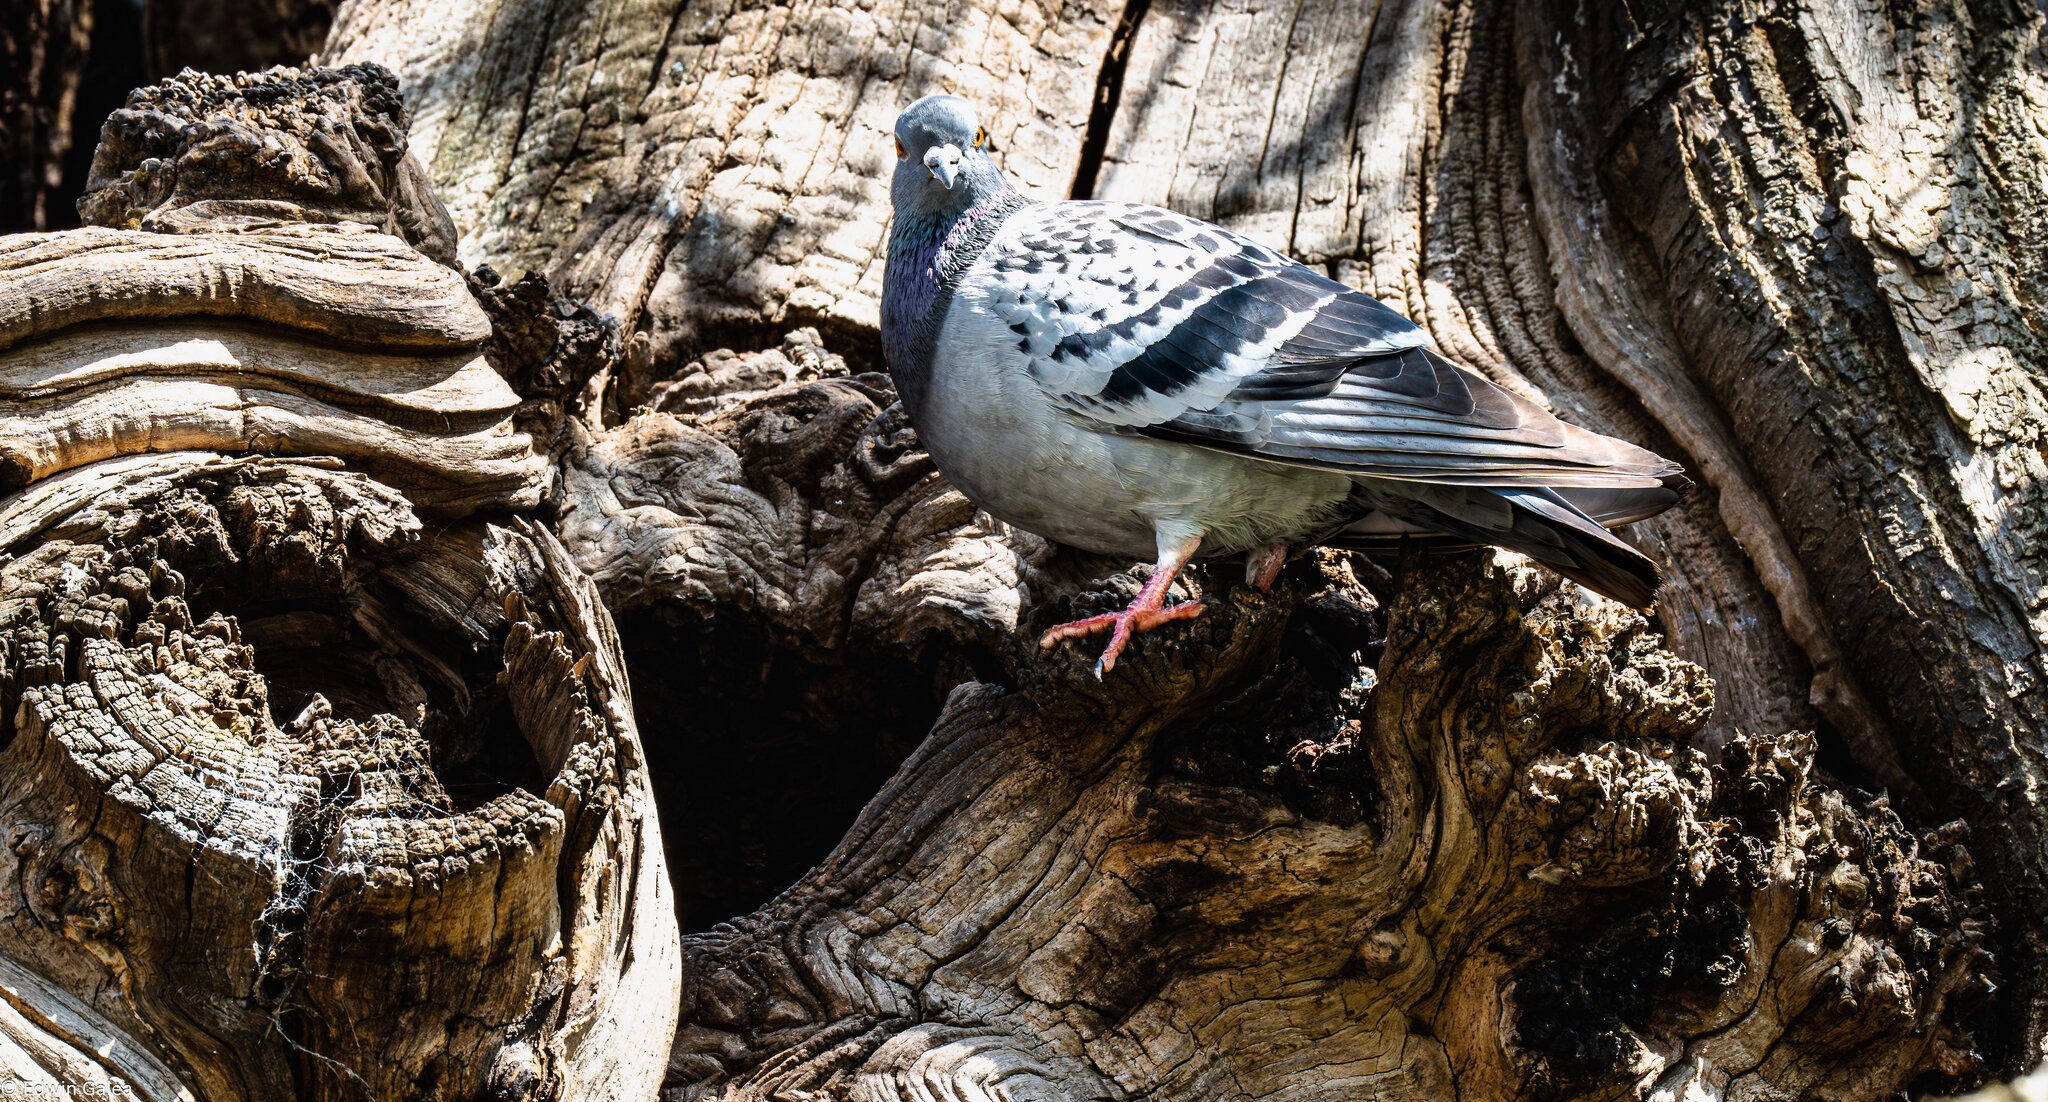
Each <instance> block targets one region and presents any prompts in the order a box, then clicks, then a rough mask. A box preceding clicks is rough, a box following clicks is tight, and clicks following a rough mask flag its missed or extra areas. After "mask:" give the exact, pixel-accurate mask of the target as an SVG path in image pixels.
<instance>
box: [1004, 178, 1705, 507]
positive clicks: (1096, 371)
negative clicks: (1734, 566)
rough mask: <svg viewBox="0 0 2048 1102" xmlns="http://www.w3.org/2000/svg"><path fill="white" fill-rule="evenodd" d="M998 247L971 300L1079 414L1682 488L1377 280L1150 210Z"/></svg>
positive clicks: (1066, 217)
mask: <svg viewBox="0 0 2048 1102" xmlns="http://www.w3.org/2000/svg"><path fill="white" fill-rule="evenodd" d="M1006 229H1008V230H1011V231H1012V232H1005V233H1003V234H1001V235H999V236H998V238H997V240H995V241H993V242H991V243H990V246H989V251H988V253H986V254H984V259H985V260H986V261H987V263H986V264H985V265H980V266H979V267H981V269H982V272H983V273H984V276H983V279H984V280H985V282H984V283H983V285H982V286H981V287H979V288H977V292H978V293H977V297H978V298H981V299H982V301H983V302H984V303H985V304H986V305H985V307H984V308H986V309H989V310H991V311H992V312H994V313H995V314H996V315H997V316H998V317H1000V318H1002V319H1003V320H1004V321H1005V322H1007V323H1008V324H1009V325H1010V328H1011V330H1012V331H1013V332H1014V333H1016V334H1017V337H1018V349H1019V350H1020V352H1022V353H1023V354H1024V357H1025V359H1026V361H1027V365H1028V371H1029V374H1030V375H1031V377H1032V379H1033V380H1035V381H1036V382H1037V384H1038V385H1039V387H1040V388H1041V389H1043V391H1044V392H1045V394H1046V396H1047V398H1048V399H1049V400H1050V401H1051V402H1052V403H1053V404H1054V405H1055V406H1057V407H1059V408H1061V409H1063V410H1065V411H1066V412H1067V413H1069V414H1070V415H1072V416H1076V417H1080V418H1084V419H1088V420H1091V421H1094V422H1096V423H1098V424H1100V425H1101V426H1102V427H1104V428H1105V429H1108V430H1111V431H1118V432H1125V433H1136V434H1141V435H1147V436H1157V437H1165V438H1170V439H1176V440H1183V441H1187V442H1189V443H1193V444H1199V445H1202V446H1204V447H1210V448H1218V449H1222V450H1226V451H1232V452H1237V453H1241V454H1244V455H1248V456H1254V457H1257V458H1260V459H1266V460H1270V461H1274V462H1281V463H1289V464H1295V465H1300V466H1310V467H1318V468H1326V469H1333V470H1341V471H1345V472H1347V473H1352V474H1358V475H1368V476H1372V477H1377V478H1388V479H1399V480H1404V481H1412V482H1431V483H1444V484H1457V485H1473V486H1495V487H1507V486H1549V487H1559V488H1582V489H1601V488H1611V489H1621V488H1627V487H1650V486H1660V485H1661V486H1665V487H1668V488H1671V489H1674V490H1675V489H1677V488H1679V487H1680V486H1682V485H1683V482H1684V480H1683V478H1682V477H1681V476H1679V474H1678V468H1677V466H1676V465H1675V464H1672V463H1671V462H1669V461H1668V460H1665V459H1663V458H1661V457H1659V456H1657V455H1655V454H1654V453H1652V452H1649V451H1646V450H1644V449H1642V448H1638V447H1636V446H1634V445H1632V444H1629V443H1627V442H1625V441H1621V440H1615V439H1612V438H1610V437H1606V436H1602V435H1600V434H1598V433H1594V432H1589V431H1587V430H1585V429H1581V428H1578V427H1576V426H1573V425H1569V424H1566V423H1565V422H1563V421H1560V420H1559V419H1557V418H1556V417H1554V416H1552V415H1551V414H1550V413H1549V412H1548V411H1546V410H1544V409H1543V408H1542V407H1540V406H1537V405H1536V404H1535V403H1533V402H1530V401H1528V400H1527V399H1524V398H1522V397H1520V396H1519V395H1516V394H1514V393H1513V392H1511V391H1509V390H1506V389H1504V388H1502V387H1500V386H1498V385H1496V384H1495V383H1493V382H1491V381H1490V380H1488V379H1486V378H1485V377H1483V376H1481V375H1478V374H1475V373H1473V372H1471V371H1467V370H1465V369H1463V368H1461V367H1458V366H1457V365H1455V364H1452V363H1451V362H1450V361H1448V360H1445V359H1444V358H1443V357H1441V356H1439V355H1437V354H1436V353H1435V352H1433V351H1431V350H1430V349H1429V348H1428V347H1427V345H1428V343H1429V338H1428V336H1427V335H1426V334H1425V333H1423V332H1422V330H1421V329H1419V328H1417V327H1416V326H1415V325H1414V324H1413V323H1412V322H1409V321H1408V320H1407V319H1406V318H1403V317H1402V316H1401V315H1399V314H1397V313H1395V312H1394V311H1393V310H1391V309H1388V308H1387V307H1386V306H1384V305H1382V304H1381V303H1380V302H1379V301H1377V300H1375V299H1373V298H1371V297H1370V296H1368V295H1365V294H1362V293H1360V292H1358V291H1356V290H1353V289H1351V288H1349V287H1347V286H1345V285H1343V284H1341V283H1338V282H1337V281H1335V280H1332V279H1329V278H1326V277H1324V276H1323V275H1321V274H1319V273H1317V272H1315V271H1313V270H1311V269H1309V268H1307V267H1304V266H1302V265H1300V264H1297V263H1295V262H1294V261H1291V260H1288V259H1287V258H1286V257H1283V256H1281V255H1279V254H1278V253H1275V252H1274V251H1272V250H1271V249H1267V248H1265V247H1264V246H1262V245H1259V244H1258V243H1256V242H1254V241H1251V240H1249V239H1247V238H1244V237H1240V236H1238V235H1236V234H1232V233H1229V232H1228V231H1225V230H1222V229H1219V228H1217V227H1214V226H1209V225H1204V224H1202V223H1198V222H1195V221H1193V220H1190V219H1186V218H1183V217H1181V216H1179V215H1175V214H1173V213H1171V212H1168V211H1164V210H1160V209H1157V208H1152V207H1138V206H1128V205H1123V204H1110V203H1059V204H1048V205H1046V206H1044V207H1040V208H1038V210H1037V212H1036V213H1035V216H1034V217H1033V218H1030V219H1028V220H1022V221H1021V223H1020V224H1018V225H1016V226H1014V227H1006Z"/></svg>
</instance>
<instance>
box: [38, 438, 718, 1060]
mask: <svg viewBox="0 0 2048 1102" xmlns="http://www.w3.org/2000/svg"><path fill="white" fill-rule="evenodd" d="M0 592H4V593H6V594H7V596H6V598H5V599H4V600H0V655H4V656H5V658H6V668H7V673H6V674H5V675H4V676H0V713H4V714H5V715H6V716H8V717H9V719H8V720H7V722H6V723H5V725H4V726H0V744H4V747H5V749H4V750H0V772H4V773H5V774H6V776H7V778H8V779H7V781H6V783H5V784H4V785H0V790H4V791H5V792H6V793H7V795H6V797H5V799H4V800H0V821H4V823H5V830H6V831H7V835H8V836H9V837H10V838H13V839H16V841H17V844H16V845H15V846H13V847H12V848H10V849H9V850H8V851H7V853H6V856H5V857H4V858H0V860H4V861H5V862H6V863H7V868H6V874H7V875H8V876H9V877H10V879H11V881H12V882H14V883H17V884H20V885H23V889H24V890H23V894H22V895H21V896H20V897H19V898H17V899H16V900H15V901H14V902H13V903H12V904H10V905H9V907H8V908H6V914H5V917H4V918H0V949H4V952H5V954H6V955H7V956H8V957H9V958H11V959H13V960H15V961H26V962H33V965H34V968H35V971H36V972H37V973H39V974H40V976H41V977H42V979H43V981H45V982H47V983H50V984H54V985H56V986H57V987H59V988H61V989H62V990H64V991H66V992H68V994H69V997H70V998H73V999H77V1000H81V1001H82V1002H83V1003H84V1004H85V1005H86V1007H88V1008H89V1009H90V1010H91V1011H92V1012H93V1014H95V1015H98V1016H102V1017H103V1018H104V1021H105V1022H106V1023H110V1024H111V1025H112V1026H113V1027H114V1030H117V1031H118V1032H116V1033H115V1034H114V1035H115V1036H116V1037H125V1038H133V1039H135V1041H139V1042H140V1043H141V1046H142V1047H143V1048H144V1049H145V1051H146V1052H147V1053H149V1054H150V1057H149V1058H148V1059H141V1058H138V1057H137V1056H136V1055H135V1054H132V1053H127V1052H125V1050H124V1049H123V1048H122V1045H123V1044H129V1045H132V1044H134V1043H135V1042H134V1041H123V1042H121V1043H120V1044H115V1045H113V1046H112V1048H111V1051H110V1053H109V1055H108V1056H107V1057H106V1058H105V1060H104V1061H103V1062H102V1063H101V1064H100V1065H99V1067H101V1068H102V1069H103V1070H104V1071H105V1072H106V1073H107V1074H109V1075H112V1076H114V1077H115V1078H118V1079H123V1080H126V1081H127V1082H128V1084H129V1085H130V1087H131V1089H132V1090H133V1091H134V1092H135V1093H137V1094H140V1095H142V1096H145V1097H170V1096H171V1095H167V1094H166V1093H165V1090H166V1084H165V1083H164V1082H163V1079H164V1077H165V1075H166V1074H167V1073H166V1071H165V1070H164V1066H163V1065H167V1066H168V1067H169V1068H172V1069H175V1071H174V1074H175V1076H176V1083H177V1085H178V1086H179V1087H181V1088H182V1089H184V1090H188V1091H190V1092H191V1095H192V1096H194V1097H204V1098H213V1099H234V1098H275V1097H281V1096H286V1095H291V1096H296V1097H306V1098H328V1097H331V1098H357V1097H362V1096H363V1095H364V1094H365V1093H367V1094H369V1095H372V1096H375V1097H400V1096H406V1097H473V1096H475V1095H477V1094H479V1093H482V1092H483V1091H485V1090H486V1088H490V1089H500V1088H502V1089H505V1090H511V1089H512V1088H514V1087H519V1086H520V1084H522V1083H524V1084H525V1086H524V1087H523V1088H521V1089H524V1090H526V1091H527V1092H529V1093H530V1092H531V1091H533V1090H538V1089H547V1090H550V1091H553V1092H556V1093H560V1092H562V1091H569V1090H573V1091H575V1092H576V1093H577V1095H578V1096H579V1097H597V1098H633V1097H645V1092H646V1090H647V1089H648V1086H649V1084H650V1082H651V1077H652V1076H653V1075H654V1074H656V1073H657V1072H658V1071H659V1067H660V1061H659V1059H658V1054H650V1053H649V1052H648V1051H647V1050H646V1049H644V1048H639V1047H634V1046H630V1045H622V1044H620V1043H619V1039H618V1030H619V1029H620V1026H619V1025H618V1024H617V1022H618V1020H619V1019H618V1015H619V1013H620V1012H621V1011H622V1010H623V1009H625V1008H628V1007H630V1008H631V1018H632V1020H633V1021H635V1022H636V1023H638V1024H639V1025H642V1026H646V1027H648V1028H654V1029H662V1028H664V1024H665V1022H669V1021H673V1015H674V1005H675V1003H674V999H675V986H676V979H677V968H678V965H679V958H678V957H677V956H676V954H675V944H676V942H675V928H674V912H673V906H672V903H671V901H670V899H669V898H668V895H667V884H666V876H665V874H664V873H663V872H662V864H661V853H660V842H659V833H658V830H657V828H656V825H655V822H654V817H653V811H652V807H651V806H650V804H649V802H648V797H647V794H646V791H645V772H644V769H643V767H642V766H641V764H640V762H639V758H638V749H637V742H636V740H635V736H634V731H633V720H632V710H631V703H630V699H629V698H628V697H627V696H626V692H625V686H624V682H623V680H622V678H623V669H622V667H621V666H620V665H619V660H618V658H617V655H616V651H617V641H616V638H615V637H613V636H612V635H611V634H610V627H609V619H608V618H607V617H605V615H604V613H603V610H602V608H601V606H600V605H599V604H598V603H597V601H596V597H595V594H594V593H593V592H592V591H591V590H590V589H589V583H588V582H587V581H586V580H585V579H584V578H583V577H582V575H581V574H579V573H577V572H576V571H575V570H574V568H573V567H572V566H570V564H569V561H568V559H567V558H566V556H565V555H564V554H563V553H562V552H561V550H560V549H559V546H558V545H556V544H555V543H554V541H553V538H552V537H551V536H548V535H547V534H546V533H545V532H543V531H541V530H539V529H537V528H533V527H531V526H523V527H517V528H512V529H505V528H496V527H491V526H486V525H483V524H481V523H476V522H469V523H466V524H460V525H445V524H443V525H436V526H434V527H432V528H428V527H426V526H423V525H422V523H421V522H420V520H419V519H418V518H417V517H416V516H415V515H414V514H413V513H412V511H411V509H410V508H409V507H408V506H407V505H406V503H405V501H404V499H403V497H401V496H399V495H398V494H397V493H396V492H395V491H393V490H391V489H390V488H388V487H385V486H381V485H379V484H378V483H376V482H374V481H372V480H370V479H368V478H366V477H364V476H362V475H360V474H354V473H350V472H344V471H339V470H335V469H333V468H332V467H331V466H322V465H308V464H302V463H293V462H288V461H275V460H267V459H238V458H223V457H219V456H214V455H210V454H206V453H197V452H186V453H178V454H173V455H166V456H149V457H140V458H135V459H126V460H117V461H112V462H109V463H102V464H98V465H95V466H91V467H86V468H82V469H79V470H76V471H71V472H68V473H66V474H64V475H60V476H58V477H56V478H54V479H50V480H46V481H42V482H38V483H36V484H35V485H34V486H33V487H32V488H31V489H30V490H29V491H28V492H26V493H22V494H16V495H14V496H13V497H11V498H9V499H7V501H6V502H5V503H4V505H0ZM487 732H496V734H495V735H494V736H493V737H492V738H486V733H487ZM506 736H509V737H511V738H513V739H515V740H518V741H517V742H516V743H515V744H514V745H505V744H503V743H502V742H497V741H493V739H494V738H503V737H506ZM179 870H185V871H179ZM188 872H189V875H188ZM175 885H183V888H182V890H171V889H172V888H173V886H175ZM41 1005H49V1004H41ZM55 1009H61V1005H59V1006H57V1007H55ZM84 1020H85V1021H87V1022H88V1023H90V1022H92V1021H93V1019H92V1018H91V1017H90V1016H87V1017H85V1018H84ZM53 1021H54V1019H53ZM60 1025H61V1023H60ZM46 1028H47V1027H46ZM62 1028H63V1030H65V1031H66V1033H67V1039H68V1041H69V1043H71V1044H74V1045H85V1044H87V1043H88V1042H91V1041H92V1040H93V1034H92V1033H90V1032H89V1031H87V1030H85V1029H82V1028H80V1027H76V1026H62ZM72 1031H75V1032H72ZM156 1061H162V1062H163V1065H159V1064H157V1063H156ZM63 1082H66V1083H74V1084H76V1083H79V1082H80V1081H79V1080H78V1079H77V1078H76V1077H74V1076H67V1077H65V1078H64V1079H63Z"/></svg>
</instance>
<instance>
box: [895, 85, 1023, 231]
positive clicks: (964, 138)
mask: <svg viewBox="0 0 2048 1102" xmlns="http://www.w3.org/2000/svg"><path fill="white" fill-rule="evenodd" d="M988 153H989V144H988V131H986V130H984V129H982V127H981V123H980V122H979V121H978V120H977V119H976V118H975V117H974V108H973V107H972V106H971V105H969V104H968V102H967V101H966V100H964V99H961V98H960V97H959V96H926V97H925V98H923V99H921V100H918V101H917V102H916V103H913V104H911V105H910V106H909V107H907V108H905V109H904V111H903V113H902V114H901V115H898V116H897V117H896V176H895V179H894V180H893V181H892V182H891V185H890V194H891V197H892V198H893V199H894V200H895V204H896V213H897V214H899V215H903V214H916V213H933V214H943V213H951V212H956V211H962V210H966V209H967V208H969V207H972V206H974V205H976V204H978V203H981V202H983V201H985V200H987V199H989V198H990V197H991V196H993V195H995V193H997V192H998V191H1001V190H1002V189H1003V186H1004V183H1003V174H1002V172H1001V170H999V169H997V168H996V163H995V162H994V161H992V160H990V159H989V155H988Z"/></svg>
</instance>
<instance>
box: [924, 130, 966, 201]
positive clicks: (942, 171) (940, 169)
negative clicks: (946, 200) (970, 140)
mask: <svg viewBox="0 0 2048 1102" xmlns="http://www.w3.org/2000/svg"><path fill="white" fill-rule="evenodd" d="M924 167H925V168H926V169H928V170H930V172H931V174H932V179H934V180H937V181H938V182H939V183H941V184H944V185H945V186H946V190H947V191H951V190H953V182H954V181H955V180H958V179H959V178H960V147H959V146H957V145H953V144H952V143H950V142H949V143H947V144H945V145H935V146H933V147H932V148H931V150H930V151H929V152H927V153H926V154H925V155H924Z"/></svg>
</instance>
